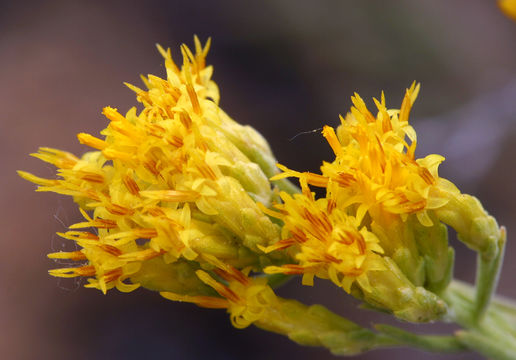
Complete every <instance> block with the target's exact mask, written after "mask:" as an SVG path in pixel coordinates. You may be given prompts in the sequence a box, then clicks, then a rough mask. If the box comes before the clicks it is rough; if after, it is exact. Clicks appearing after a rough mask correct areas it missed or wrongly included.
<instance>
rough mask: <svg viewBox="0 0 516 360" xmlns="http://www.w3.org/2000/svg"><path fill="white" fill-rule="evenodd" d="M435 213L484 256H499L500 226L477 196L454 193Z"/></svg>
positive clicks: (464, 241)
mask: <svg viewBox="0 0 516 360" xmlns="http://www.w3.org/2000/svg"><path fill="white" fill-rule="evenodd" d="M435 214H436V215H437V217H438V218H439V220H441V221H442V222H444V223H445V224H448V225H450V226H451V227H452V228H453V229H455V231H456V232H457V234H458V237H459V239H460V240H461V241H462V242H463V243H465V244H466V245H467V246H468V247H469V248H471V249H473V250H475V251H478V252H480V253H481V254H482V257H484V258H485V259H487V260H489V259H492V258H494V257H495V256H497V254H498V252H499V247H498V241H499V239H500V237H501V233H500V227H499V226H498V224H497V222H496V220H495V219H494V218H493V217H492V216H490V215H489V214H488V213H487V211H486V210H484V208H483V207H482V204H481V203H480V201H479V200H478V199H477V198H476V197H474V196H471V195H468V194H452V195H451V196H450V198H449V202H448V203H447V204H446V205H444V206H443V207H441V208H439V209H436V210H435Z"/></svg>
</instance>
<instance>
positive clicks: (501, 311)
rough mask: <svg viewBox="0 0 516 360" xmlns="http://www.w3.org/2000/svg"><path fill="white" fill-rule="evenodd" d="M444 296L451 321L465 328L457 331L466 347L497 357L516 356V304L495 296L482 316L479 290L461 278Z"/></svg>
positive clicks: (499, 358) (512, 357)
mask: <svg viewBox="0 0 516 360" xmlns="http://www.w3.org/2000/svg"><path fill="white" fill-rule="evenodd" d="M477 294H478V292H477ZM443 298H444V299H445V300H446V301H447V303H448V305H449V306H450V311H449V313H450V320H452V321H455V322H456V323H457V324H459V325H460V326H462V327H463V328H464V329H465V330H461V331H458V332H457V333H456V334H455V335H456V337H457V339H458V341H460V342H461V343H462V344H463V345H464V346H466V347H468V348H469V349H471V350H474V351H476V352H478V353H480V354H483V355H485V356H487V357H489V358H491V359H493V360H495V359H496V360H505V359H515V358H516V321H515V320H516V317H515V313H516V304H514V303H511V302H509V301H507V300H505V299H499V298H497V297H496V296H495V297H494V298H493V299H492V302H491V306H489V307H488V308H487V309H486V311H485V314H484V316H483V317H482V318H481V319H479V318H478V317H477V313H476V310H477V309H478V307H477V304H478V303H477V295H476V293H475V289H473V287H472V286H470V285H467V284H465V283H462V282H458V281H453V282H452V283H451V284H450V286H449V287H448V289H447V290H446V292H445V293H443Z"/></svg>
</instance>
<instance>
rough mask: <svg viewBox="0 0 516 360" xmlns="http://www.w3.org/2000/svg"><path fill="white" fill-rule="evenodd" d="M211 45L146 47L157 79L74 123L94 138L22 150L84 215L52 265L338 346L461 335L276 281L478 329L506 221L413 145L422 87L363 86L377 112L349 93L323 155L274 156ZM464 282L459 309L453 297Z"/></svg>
mask: <svg viewBox="0 0 516 360" xmlns="http://www.w3.org/2000/svg"><path fill="white" fill-rule="evenodd" d="M208 48H209V41H208V43H207V44H206V45H205V46H202V45H201V43H200V42H199V40H198V39H197V38H195V52H192V51H191V50H190V49H189V48H188V47H186V46H185V45H183V46H182V47H181V52H182V56H183V62H182V65H181V66H178V65H177V64H176V63H175V62H174V61H173V59H172V56H171V52H170V50H166V51H165V50H164V49H163V48H161V47H158V50H159V51H160V52H161V54H162V55H163V57H164V59H165V67H166V72H167V74H166V75H167V76H166V79H161V78H159V77H156V76H153V75H149V76H147V77H142V79H143V82H144V84H145V86H146V90H143V89H140V88H138V87H135V86H133V85H129V84H127V86H128V87H129V88H130V89H132V90H133V91H134V92H135V93H136V96H137V100H138V102H140V103H141V104H142V105H143V109H142V110H140V111H138V110H137V109H136V108H132V109H130V110H129V111H128V112H126V114H125V115H122V114H121V113H119V112H118V110H116V109H114V108H111V107H106V108H104V110H103V114H104V115H105V116H106V117H107V119H109V123H108V125H107V127H106V129H104V130H103V131H101V135H102V137H95V136H92V135H90V134H85V133H80V134H79V135H78V139H79V141H80V142H81V143H82V144H85V145H87V146H89V147H91V148H93V149H94V151H91V152H88V153H86V154H84V155H83V156H82V157H80V158H79V157H76V156H75V155H73V154H71V153H68V152H65V151H61V150H56V149H51V148H41V149H40V150H39V152H37V153H35V154H33V155H34V156H35V157H37V158H39V159H41V160H43V161H46V162H48V163H51V164H53V165H55V166H56V167H57V168H58V171H57V175H58V178H57V179H45V178H41V177H37V176H35V175H32V174H30V173H27V172H23V171H20V172H19V174H20V176H21V177H23V178H24V179H26V180H29V181H31V182H33V183H36V184H38V185H39V187H38V189H37V190H38V191H52V192H56V193H59V194H64V195H69V196H72V197H73V199H74V201H75V202H76V203H77V204H78V206H79V209H80V211H81V213H82V215H83V216H84V221H82V222H80V223H77V224H73V225H71V226H70V230H69V231H67V232H65V233H59V235H60V236H62V237H63V238H65V239H69V240H72V241H74V242H75V243H76V244H78V245H79V246H80V250H77V251H72V252H57V253H52V254H49V255H48V256H49V257H50V258H52V259H68V260H72V261H75V262H77V266H73V267H65V268H59V269H54V270H50V274H51V275H54V276H58V277H77V276H81V277H87V278H88V283H87V284H86V287H93V288H97V289H99V290H101V291H102V292H104V293H106V291H107V290H109V289H111V288H113V287H116V288H117V289H118V290H120V291H124V292H130V291H132V290H134V289H136V288H138V287H144V288H147V289H150V290H153V291H158V292H160V294H161V295H162V296H163V297H165V298H167V299H170V300H177V301H186V302H192V303H195V304H197V305H199V306H203V307H209V308H223V309H227V311H228V312H229V313H230V317H231V322H232V324H233V325H234V326H235V327H237V328H244V327H246V326H249V325H250V324H254V325H256V326H259V327H261V328H263V329H266V330H269V331H273V332H277V333H280V334H284V335H287V336H289V337H290V338H291V339H292V340H294V341H297V342H299V343H301V344H305V345H316V346H325V347H327V348H329V349H330V350H331V351H333V352H334V353H337V354H354V353H358V352H362V351H365V350H368V349H373V348H376V347H381V346H393V345H404V344H405V345H415V346H419V347H422V348H426V349H430V350H437V351H440V350H457V349H462V348H463V347H467V346H468V345H466V344H465V343H466V340H464V341H462V342H461V341H460V337H453V338H451V339H449V338H443V339H441V338H439V337H431V336H430V337H429V336H423V337H418V336H416V335H411V334H408V333H405V332H403V330H400V329H393V328H390V327H386V326H379V327H378V328H377V330H376V331H373V330H370V329H366V328H363V327H361V326H359V325H357V324H354V323H352V322H350V321H348V320H346V319H343V318H341V317H339V316H338V315H336V314H334V313H331V312H330V311H328V310H326V309H325V308H324V307H322V306H320V305H316V306H312V307H308V306H306V305H303V304H301V303H299V302H297V301H295V300H286V299H282V298H280V297H278V296H277V295H276V294H275V293H274V288H275V287H276V286H277V285H278V283H280V282H282V281H283V280H285V279H287V278H289V277H291V276H295V275H301V276H302V283H303V284H304V285H309V286H313V285H314V278H320V279H328V280H330V281H331V282H332V283H334V284H335V285H337V286H338V287H340V288H342V289H343V290H344V291H345V292H346V293H349V294H351V295H352V296H354V297H356V298H358V299H361V300H362V301H363V302H364V303H365V304H366V305H367V306H368V307H369V308H372V309H377V310H380V311H384V312H385V311H387V312H390V313H392V314H393V315H394V316H396V317H397V318H399V319H401V320H404V321H409V322H429V321H434V320H438V319H441V318H446V319H454V318H453V316H454V315H453V314H454V313H458V314H462V315H460V316H459V317H458V318H457V319H454V320H456V321H458V322H459V323H461V325H463V326H465V327H468V328H470V329H471V328H474V329H476V330H478V331H480V330H481V329H482V328H481V327H478V326H479V325H478V324H479V321H481V320H482V318H483V317H484V316H487V317H489V316H491V315H489V314H488V315H485V313H486V309H487V308H488V305H489V302H490V299H491V294H492V293H493V291H494V289H495V286H496V281H497V276H498V269H499V265H500V263H501V259H502V255H503V247H504V242H505V232H504V230H503V229H500V228H499V226H498V224H497V223H496V220H495V219H494V218H493V217H491V216H490V215H488V213H487V212H486V211H485V210H484V209H483V207H482V205H481V204H480V202H479V201H478V200H477V199H476V198H474V197H472V196H470V195H466V194H462V193H460V191H459V190H458V189H457V188H456V187H455V186H454V185H453V184H452V183H451V182H449V181H447V180H445V179H443V178H441V177H439V175H438V166H439V164H440V163H441V162H442V161H443V160H444V158H443V157H441V156H439V155H429V156H426V157H424V158H421V159H417V158H416V157H415V150H416V144H417V137H416V132H415V131H414V129H413V128H412V127H411V126H410V125H409V113H410V109H411V107H412V105H413V103H414V101H415V99H416V97H417V94H418V92H419V85H416V84H415V83H414V84H413V85H412V86H411V87H410V88H409V89H407V91H406V94H405V97H404V99H403V102H402V104H401V107H400V109H399V110H398V109H389V108H387V106H386V101H385V97H384V95H383V93H382V96H381V99H380V101H378V100H376V99H374V102H375V104H376V108H377V115H376V116H375V115H373V114H372V113H371V112H370V111H369V110H368V108H367V107H366V105H365V102H364V101H363V100H362V99H361V98H360V96H359V95H358V94H355V95H354V96H353V97H352V101H353V107H352V108H351V111H350V112H349V113H348V114H347V115H346V116H345V117H341V125H340V126H339V127H338V128H337V129H333V128H331V127H329V126H325V127H324V129H323V132H322V135H323V136H324V137H325V138H326V140H327V142H328V143H329V145H330V146H331V148H332V150H333V152H334V153H335V159H334V160H333V161H332V162H323V164H322V166H321V172H320V173H319V174H316V173H311V172H300V171H295V170H292V169H289V168H287V167H286V166H283V165H280V164H277V165H276V160H275V159H274V156H273V154H272V152H271V150H270V148H269V146H268V144H267V142H266V141H265V139H264V138H263V137H262V136H261V135H260V134H259V133H258V132H256V131H255V130H254V129H253V128H251V127H249V126H243V125H240V124H238V123H237V122H235V121H233V120H232V119H231V118H230V117H229V116H228V115H227V114H226V113H225V112H224V111H223V110H222V109H221V108H220V107H219V106H218V104H219V92H218V87H217V85H216V84H215V82H213V81H212V80H211V76H212V73H213V68H212V67H211V66H206V61H205V58H206V55H207V52H208ZM278 169H279V170H278ZM288 178H295V179H296V182H297V181H298V182H299V187H298V186H296V185H293V184H292V183H291V182H290V181H289V180H288ZM313 187H318V188H323V189H324V191H325V194H324V196H320V197H318V196H316V195H315V193H314V192H312V188H313ZM447 226H450V227H451V228H453V229H454V230H455V231H456V232H457V234H458V236H459V238H460V240H461V241H463V242H464V243H465V244H466V245H467V246H469V247H470V248H471V249H473V250H475V251H476V252H478V254H479V267H478V269H479V271H478V279H477V286H476V291H477V292H476V295H472V294H471V292H470V291H469V290H467V291H466V290H463V288H460V289H462V290H460V289H459V288H458V287H457V286H456V285H453V284H454V283H453V282H451V281H452V277H453V263H454V251H453V248H451V247H450V246H449V244H448V237H447ZM450 283H451V284H452V285H450ZM450 289H451V290H450ZM465 293H467V296H466V295H464V296H463V297H462V298H463V299H464V298H467V299H469V300H468V301H469V303H468V304H469V305H468V306H467V307H468V309H471V311H468V312H467V314H465V313H464V312H462V313H461V312H460V311H459V312H456V311H455V309H452V310H450V308H453V307H454V306H455V304H456V303H457V301H456V300H454V299H457V298H458V297H459V295H460V294H465ZM458 294H459V295H458ZM464 314H465V315H464ZM477 325H478V326H477ZM479 329H480V330H479ZM462 338H464V339H466V338H467V336H464V334H463V335H462ZM490 354H491V353H490Z"/></svg>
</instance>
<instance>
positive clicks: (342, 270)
mask: <svg viewBox="0 0 516 360" xmlns="http://www.w3.org/2000/svg"><path fill="white" fill-rule="evenodd" d="M301 187H302V190H303V193H302V194H296V195H294V196H290V195H288V194H286V193H281V198H282V200H283V201H284V203H283V204H278V205H276V208H277V209H279V212H276V211H271V210H267V209H263V210H264V211H266V212H267V213H268V214H270V215H271V216H274V217H277V218H279V219H281V220H282V221H283V222H284V227H283V234H284V239H283V240H281V241H279V242H277V243H276V244H274V245H271V246H269V247H267V248H263V249H264V250H265V251H266V252H270V251H273V250H277V249H282V248H291V249H290V251H291V252H292V253H293V257H295V259H296V260H297V262H296V264H286V265H283V266H280V267H278V266H269V267H267V268H266V269H265V271H266V272H267V273H285V274H302V275H303V284H305V285H313V278H314V276H317V277H319V278H323V279H331V281H333V282H334V283H335V284H336V285H338V286H340V287H342V288H343V289H344V290H345V291H347V292H348V293H349V292H350V290H351V285H352V284H353V282H354V281H356V282H357V283H358V284H359V285H360V287H362V288H363V289H365V290H366V291H370V288H371V286H370V284H369V280H368V272H369V271H373V270H383V269H384V266H383V262H382V260H381V257H380V256H379V255H378V254H381V253H383V249H382V248H381V247H380V246H379V244H378V243H379V240H378V238H377V237H376V236H375V235H374V234H373V233H371V232H370V231H368V230H367V229H366V228H365V227H362V226H361V225H360V223H361V219H359V218H356V217H354V216H351V215H348V214H347V213H346V211H345V209H341V208H339V207H337V206H336V203H335V202H334V201H333V200H332V199H331V198H330V199H327V198H325V199H319V200H315V198H314V194H313V193H311V192H310V189H309V188H308V185H307V184H306V181H304V177H302V178H301Z"/></svg>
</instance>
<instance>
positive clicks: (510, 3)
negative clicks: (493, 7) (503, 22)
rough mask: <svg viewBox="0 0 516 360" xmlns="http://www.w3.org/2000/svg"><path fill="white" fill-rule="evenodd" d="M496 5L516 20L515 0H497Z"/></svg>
mask: <svg viewBox="0 0 516 360" xmlns="http://www.w3.org/2000/svg"><path fill="white" fill-rule="evenodd" d="M498 7H499V8H500V10H502V12H503V13H504V14H505V15H507V16H508V17H510V18H511V19H513V20H515V21H516V1H515V0H498Z"/></svg>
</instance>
